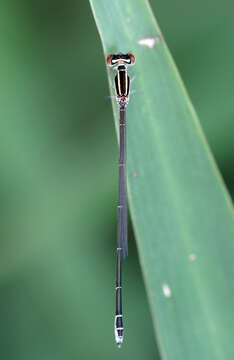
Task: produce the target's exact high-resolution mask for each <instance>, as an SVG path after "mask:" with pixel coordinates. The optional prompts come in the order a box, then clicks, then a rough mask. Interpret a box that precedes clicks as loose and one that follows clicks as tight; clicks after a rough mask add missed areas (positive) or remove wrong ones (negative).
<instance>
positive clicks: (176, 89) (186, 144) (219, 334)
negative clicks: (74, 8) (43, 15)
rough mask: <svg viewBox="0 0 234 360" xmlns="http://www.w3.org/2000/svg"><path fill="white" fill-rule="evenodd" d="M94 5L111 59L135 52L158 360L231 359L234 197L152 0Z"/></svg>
mask: <svg viewBox="0 0 234 360" xmlns="http://www.w3.org/2000/svg"><path fill="white" fill-rule="evenodd" d="M90 3H91V6H92V9H93V13H94V17H95V20H96V23H97V26H98V30H99V33H100V36H101V39H102V44H103V48H104V53H105V55H107V54H109V53H113V52H119V51H122V52H129V51H131V52H133V53H134V55H135V56H136V66H135V68H134V73H135V74H136V81H135V84H134V86H135V87H136V89H137V90H138V92H136V93H135V94H134V95H132V97H131V99H130V104H129V106H128V110H127V112H128V115H127V122H128V191H129V203H130V211H131V217H132V221H133V226H134V232H135V235H136V238H137V244H138V249H139V254H140V261H141V264H142V269H143V274H144V278H145V283H146V286H147V293H148V297H149V301H150V304H151V311H152V317H153V320H154V324H155V329H156V337H157V341H158V344H159V348H160V350H161V357H162V358H163V359H169V360H171V359H180V360H181V359H204V360H205V359H227V360H228V359H231V357H232V354H233V353H234V345H233V342H232V334H233V331H234V323H233V321H232V316H233V308H232V307H233V305H232V302H233V301H232V299H233V295H234V287H233V285H232V284H233V274H234V265H233V257H234V242H233V238H234V222H233V208H232V204H231V201H230V198H229V195H228V193H227V191H226V188H225V186H224V184H223V181H222V179H221V176H220V174H219V171H218V170H217V167H216V165H215V162H214V160H213V157H212V154H211V152H210V150H209V147H208V145H207V143H206V140H205V138H204V135H203V133H202V130H201V127H200V124H199V121H198V119H197V116H196V114H195V112H194V109H193V107H192V104H191V102H190V100H189V98H188V96H187V93H186V91H185V89H184V86H183V83H182V81H181V79H180V76H179V74H178V72H177V69H176V67H175V65H174V62H173V60H172V58H171V55H170V53H169V51H168V49H167V46H166V44H165V40H164V39H163V36H162V34H161V32H160V29H159V27H158V25H157V23H156V21H155V19H154V16H153V14H152V12H151V9H150V6H149V4H148V2H147V1H143V0H129V1H127V2H126V1H123V0H119V1H115V2H107V1H106V0H90ZM109 76H110V77H111V74H109ZM113 109H114V115H115V123H116V125H117V124H118V114H117V107H116V104H115V102H114V101H113Z"/></svg>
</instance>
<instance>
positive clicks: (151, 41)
mask: <svg viewBox="0 0 234 360" xmlns="http://www.w3.org/2000/svg"><path fill="white" fill-rule="evenodd" d="M160 40H162V35H157V36H154V37H149V38H143V39H140V40H138V44H139V45H142V46H147V47H148V48H150V49H153V47H154V45H155V44H158V43H159V42H160Z"/></svg>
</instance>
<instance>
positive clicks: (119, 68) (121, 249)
mask: <svg viewBox="0 0 234 360" xmlns="http://www.w3.org/2000/svg"><path fill="white" fill-rule="evenodd" d="M106 62H107V65H109V66H110V67H112V68H113V70H115V71H116V72H117V73H116V76H115V95H116V101H117V104H118V107H119V192H118V227H117V229H118V230H117V255H116V256H117V265H116V312H115V321H114V331H115V341H116V344H117V345H118V347H121V345H122V343H123V331H124V328H123V314H122V279H121V272H122V260H123V259H125V258H126V256H127V254H128V238H127V230H128V229H127V193H126V190H127V189H126V187H127V182H126V108H127V105H128V101H129V88H130V78H129V76H128V73H127V70H128V67H129V66H131V65H133V64H134V63H135V57H134V55H132V54H130V53H129V54H122V53H118V54H110V55H108V56H107V59H106Z"/></svg>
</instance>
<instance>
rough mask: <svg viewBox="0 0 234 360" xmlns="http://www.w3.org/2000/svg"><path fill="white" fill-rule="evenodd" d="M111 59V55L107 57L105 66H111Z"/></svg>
mask: <svg viewBox="0 0 234 360" xmlns="http://www.w3.org/2000/svg"><path fill="white" fill-rule="evenodd" d="M112 58H113V54H110V55H108V56H107V58H106V62H107V65H109V66H112Z"/></svg>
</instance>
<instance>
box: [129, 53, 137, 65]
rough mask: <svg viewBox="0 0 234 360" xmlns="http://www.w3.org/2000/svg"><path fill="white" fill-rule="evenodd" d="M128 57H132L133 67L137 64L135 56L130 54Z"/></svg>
mask: <svg viewBox="0 0 234 360" xmlns="http://www.w3.org/2000/svg"><path fill="white" fill-rule="evenodd" d="M128 56H129V57H130V60H131V65H133V64H135V61H136V59H135V56H134V55H133V54H128Z"/></svg>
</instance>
